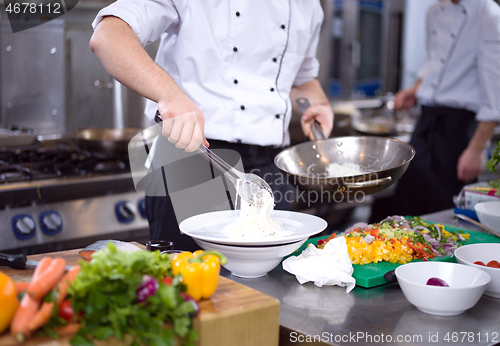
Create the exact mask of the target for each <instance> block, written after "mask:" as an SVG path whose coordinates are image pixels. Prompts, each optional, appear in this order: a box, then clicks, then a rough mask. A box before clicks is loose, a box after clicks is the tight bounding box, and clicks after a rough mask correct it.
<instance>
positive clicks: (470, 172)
mask: <svg viewBox="0 0 500 346" xmlns="http://www.w3.org/2000/svg"><path fill="white" fill-rule="evenodd" d="M483 167H484V162H483V152H482V151H477V150H474V149H471V148H466V149H465V150H464V151H463V153H462V154H461V155H460V157H459V158H458V164H457V177H458V180H460V181H463V182H471V181H473V180H474V179H476V178H477V177H478V176H479V174H481V170H482V168H483Z"/></svg>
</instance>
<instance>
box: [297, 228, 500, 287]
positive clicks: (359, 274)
mask: <svg viewBox="0 0 500 346" xmlns="http://www.w3.org/2000/svg"><path fill="white" fill-rule="evenodd" d="M444 228H445V229H446V230H447V231H456V230H458V229H460V230H461V231H464V232H467V233H469V234H470V238H469V239H468V240H466V241H464V242H462V244H463V245H467V244H477V243H500V238H499V237H497V236H494V235H492V234H487V233H482V232H477V231H471V230H467V229H463V228H458V227H455V226H450V225H444ZM325 238H327V236H326V237H319V238H311V239H308V240H307V241H306V242H305V243H304V244H303V245H302V246H301V247H300V249H298V250H297V252H295V253H293V254H292V256H296V255H297V254H300V253H302V251H304V250H305V249H306V247H307V245H309V244H314V245H316V242H317V241H318V240H319V239H325ZM430 261H446V262H456V259H455V257H454V256H445V257H434V258H432V259H430ZM412 262H421V260H413V261H412ZM400 265H401V264H399V263H390V262H379V263H370V264H363V265H361V264H353V265H352V266H353V268H354V272H353V274H352V276H353V277H354V278H355V279H356V285H357V286H361V287H364V288H371V287H375V286H379V285H384V284H386V283H388V281H387V280H386V279H384V274H385V273H387V272H388V271H390V270H393V269H396V268H397V267H399V266H400Z"/></svg>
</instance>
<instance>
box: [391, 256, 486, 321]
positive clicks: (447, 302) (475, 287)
mask: <svg viewBox="0 0 500 346" xmlns="http://www.w3.org/2000/svg"><path fill="white" fill-rule="evenodd" d="M395 273H396V278H397V279H398V283H399V286H400V287H401V290H402V291H403V294H404V296H405V297H406V299H408V301H409V302H410V303H411V304H413V305H414V306H415V307H416V308H417V309H418V310H420V311H422V312H425V313H427V314H432V315H439V316H453V315H459V314H461V313H463V312H465V311H466V310H468V309H470V308H472V307H473V306H474V305H476V303H477V302H478V301H479V299H480V298H481V296H482V295H483V293H484V291H485V289H486V286H487V285H488V284H489V282H490V280H491V278H490V276H489V275H488V274H487V273H486V272H484V271H482V270H480V269H477V268H474V267H472V266H465V265H461V264H457V263H449V262H416V263H407V264H404V265H402V266H399V267H397V268H396V271H395ZM430 278H439V279H441V280H444V281H445V282H446V283H447V284H448V285H449V287H442V286H431V285H427V281H428V280H429V279H430Z"/></svg>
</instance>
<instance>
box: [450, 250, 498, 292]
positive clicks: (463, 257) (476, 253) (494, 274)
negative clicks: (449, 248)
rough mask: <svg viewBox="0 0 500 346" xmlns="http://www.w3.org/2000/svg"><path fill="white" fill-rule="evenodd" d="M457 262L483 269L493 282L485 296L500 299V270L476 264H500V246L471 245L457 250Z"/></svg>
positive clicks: (487, 288)
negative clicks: (479, 262) (494, 261)
mask: <svg viewBox="0 0 500 346" xmlns="http://www.w3.org/2000/svg"><path fill="white" fill-rule="evenodd" d="M455 257H456V259H457V262H458V263H460V264H464V265H467V266H471V267H474V268H478V269H481V270H483V271H485V272H486V273H488V274H489V275H490V276H491V281H490V283H489V284H488V286H487V287H486V291H484V294H485V295H487V296H490V297H493V298H500V269H499V268H491V267H487V266H483V265H478V264H474V262H476V261H481V262H483V263H484V264H487V263H488V262H490V261H493V260H496V261H498V262H500V244H494V243H493V244H487V243H485V244H470V245H464V246H461V247H459V248H458V249H456V250H455Z"/></svg>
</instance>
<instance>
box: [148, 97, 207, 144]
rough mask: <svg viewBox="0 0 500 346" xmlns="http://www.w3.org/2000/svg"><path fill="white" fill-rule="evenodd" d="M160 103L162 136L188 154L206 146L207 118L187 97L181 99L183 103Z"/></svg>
mask: <svg viewBox="0 0 500 346" xmlns="http://www.w3.org/2000/svg"><path fill="white" fill-rule="evenodd" d="M176 101H177V102H169V103H161V102H159V103H158V110H159V111H160V114H161V117H162V118H163V125H162V134H163V135H164V136H165V137H167V138H168V141H169V142H171V143H174V144H175V146H176V147H177V148H179V149H184V150H185V151H186V152H192V151H195V150H196V149H198V148H199V147H200V145H201V144H204V145H205V146H206V147H208V146H209V143H208V141H207V140H206V139H205V137H204V135H203V133H204V123H205V118H204V116H203V113H202V112H201V110H200V109H199V108H198V106H196V104H195V103H194V102H193V101H191V100H190V99H189V98H188V97H187V96H185V97H181V102H178V101H179V99H176Z"/></svg>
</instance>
